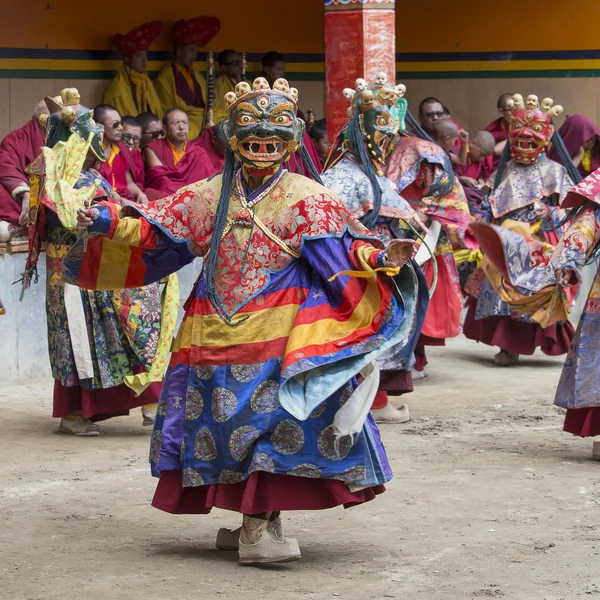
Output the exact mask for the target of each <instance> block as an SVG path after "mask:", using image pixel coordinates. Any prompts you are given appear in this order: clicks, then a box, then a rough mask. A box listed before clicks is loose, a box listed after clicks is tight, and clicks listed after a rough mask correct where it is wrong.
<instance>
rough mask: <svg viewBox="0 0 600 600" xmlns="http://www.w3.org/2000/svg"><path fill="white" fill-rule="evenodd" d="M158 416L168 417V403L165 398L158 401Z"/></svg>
mask: <svg viewBox="0 0 600 600" xmlns="http://www.w3.org/2000/svg"><path fill="white" fill-rule="evenodd" d="M156 414H157V415H158V416H159V417H166V416H167V401H166V400H164V399H163V398H161V399H160V400H159V401H158V406H157V407H156Z"/></svg>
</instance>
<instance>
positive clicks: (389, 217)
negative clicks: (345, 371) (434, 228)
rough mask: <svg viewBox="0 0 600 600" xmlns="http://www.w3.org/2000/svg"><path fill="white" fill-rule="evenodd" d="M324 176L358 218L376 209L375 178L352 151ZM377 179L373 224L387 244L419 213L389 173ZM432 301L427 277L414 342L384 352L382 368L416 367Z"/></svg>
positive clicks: (407, 233) (401, 234)
mask: <svg viewBox="0 0 600 600" xmlns="http://www.w3.org/2000/svg"><path fill="white" fill-rule="evenodd" d="M321 178H322V180H323V183H324V184H325V185H326V186H327V187H328V188H329V189H331V190H333V191H334V192H335V193H336V194H337V195H338V196H339V197H340V198H341V199H342V200H343V201H344V203H345V204H346V207H347V208H348V210H349V211H350V213H351V214H352V216H354V217H355V218H357V219H358V218H360V217H363V216H364V215H366V214H367V213H368V212H369V211H371V210H373V206H374V193H373V186H372V184H371V181H370V180H369V178H368V177H367V175H366V174H365V172H364V170H363V168H362V166H361V165H360V164H359V163H358V162H357V161H356V160H355V159H354V158H353V157H351V156H350V155H348V154H346V155H345V156H344V157H343V158H342V159H341V160H340V161H339V162H337V163H336V164H335V165H334V166H333V167H331V168H330V169H328V170H327V171H326V172H325V173H323V175H322V176H321ZM377 181H378V183H379V185H380V188H381V192H382V200H381V210H380V211H379V218H378V219H377V223H376V224H375V226H374V227H373V233H374V234H375V235H376V236H377V237H378V238H379V239H380V240H381V241H382V242H383V243H384V245H385V246H386V247H387V245H388V244H389V243H390V242H391V241H392V240H393V239H397V238H406V237H410V234H411V231H410V230H409V228H408V225H407V222H410V223H411V224H413V226H415V225H416V224H417V223H416V219H415V217H416V213H415V211H414V210H413V209H412V208H411V206H410V205H409V204H408V202H407V201H406V200H404V198H402V196H400V195H399V194H398V192H396V188H395V185H394V184H393V183H392V182H391V181H390V180H389V179H388V178H387V177H383V176H377ZM414 266H415V270H416V272H417V273H418V275H419V276H420V277H421V278H422V274H421V270H420V269H419V267H418V266H416V263H414ZM428 301H429V296H428V293H427V286H426V283H425V281H424V279H423V289H422V291H421V293H420V296H419V314H420V318H419V319H418V320H417V322H416V323H415V331H414V332H413V336H412V339H413V341H414V343H413V344H402V346H401V348H399V349H398V351H396V349H395V348H390V349H389V350H388V351H387V352H385V353H384V354H382V355H381V357H380V359H379V361H378V363H377V364H378V366H379V368H380V369H381V370H385V371H397V370H408V371H410V370H411V369H412V367H413V364H414V355H413V352H414V344H416V341H417V339H418V338H419V335H420V334H421V327H422V326H423V319H424V318H425V313H426V311H427V304H428Z"/></svg>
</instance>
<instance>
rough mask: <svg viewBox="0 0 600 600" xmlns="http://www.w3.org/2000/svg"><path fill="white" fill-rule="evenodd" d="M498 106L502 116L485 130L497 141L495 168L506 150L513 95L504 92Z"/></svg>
mask: <svg viewBox="0 0 600 600" xmlns="http://www.w3.org/2000/svg"><path fill="white" fill-rule="evenodd" d="M497 106H498V112H499V113H500V116H499V117H498V118H497V119H495V120H494V121H492V122H491V123H490V124H489V125H488V126H487V127H486V128H485V131H489V132H490V133H491V134H492V135H493V136H494V140H495V142H496V146H495V148H494V155H495V156H496V158H495V159H494V165H493V167H494V170H496V168H497V167H498V164H499V163H500V156H501V155H502V152H504V147H505V146H506V140H507V139H508V128H509V126H510V120H511V115H512V108H513V95H512V94H502V95H501V96H500V97H499V98H498V103H497Z"/></svg>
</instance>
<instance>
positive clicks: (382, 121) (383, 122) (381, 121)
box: [377, 116, 390, 127]
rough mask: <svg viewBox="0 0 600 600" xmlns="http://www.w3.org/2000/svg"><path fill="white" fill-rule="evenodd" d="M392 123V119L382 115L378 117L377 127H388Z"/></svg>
mask: <svg viewBox="0 0 600 600" xmlns="http://www.w3.org/2000/svg"><path fill="white" fill-rule="evenodd" d="M389 124H390V120H389V119H388V118H387V117H384V116H380V117H377V127H388V126H389Z"/></svg>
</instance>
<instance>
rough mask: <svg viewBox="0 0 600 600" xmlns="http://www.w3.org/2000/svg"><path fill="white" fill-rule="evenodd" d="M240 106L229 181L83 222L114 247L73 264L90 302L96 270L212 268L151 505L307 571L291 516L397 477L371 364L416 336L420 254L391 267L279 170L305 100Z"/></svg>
mask: <svg viewBox="0 0 600 600" xmlns="http://www.w3.org/2000/svg"><path fill="white" fill-rule="evenodd" d="M226 101H227V104H228V107H229V119H228V121H227V122H226V126H225V131H226V133H227V138H228V150H227V155H226V158H225V166H224V171H223V173H222V174H220V175H217V176H215V177H213V178H212V179H208V180H204V181H201V182H199V183H197V184H193V185H191V186H189V187H187V188H183V189H182V190H180V191H179V192H177V193H176V194H175V195H174V196H172V197H170V198H166V199H164V200H158V201H156V202H154V203H151V204H150V205H149V206H147V207H141V206H136V207H127V208H126V209H124V210H123V211H119V208H118V207H116V206H115V205H113V204H108V203H107V204H101V205H100V206H98V207H94V208H92V209H85V210H82V211H80V217H79V223H80V228H81V229H82V230H89V231H90V232H91V233H92V232H94V233H98V234H101V235H97V236H92V237H90V239H89V241H88V244H87V249H86V251H85V252H83V250H84V248H83V242H80V243H79V245H78V246H76V247H75V248H74V249H73V250H72V251H71V255H70V259H71V260H69V261H68V264H69V267H70V273H71V275H72V281H77V283H78V284H79V285H81V286H84V287H91V288H93V287H94V286H95V285H97V280H96V279H95V273H94V266H95V265H98V264H100V262H99V258H100V255H102V264H104V260H105V259H106V260H107V261H109V262H110V263H111V264H113V265H114V271H113V280H112V284H113V285H115V286H118V285H119V278H120V277H119V276H121V277H127V279H128V280H130V281H134V280H135V281H136V283H139V284H141V283H142V282H143V283H148V282H150V281H156V280H158V279H159V278H161V277H163V276H164V275H165V274H167V273H170V272H172V271H174V270H177V269H178V268H180V267H182V266H183V265H185V264H187V263H189V262H191V261H192V260H194V258H195V257H196V256H203V257H205V258H206V267H205V269H204V271H203V273H202V275H201V277H200V279H199V281H198V283H197V284H196V285H195V287H194V290H193V291H192V294H191V295H190V298H189V300H188V301H187V303H186V304H185V310H186V314H185V318H184V320H183V323H182V325H181V328H180V331H179V335H178V337H177V339H176V341H175V344H174V347H173V354H172V357H171V361H170V367H169V370H168V373H167V376H166V379H165V384H164V387H163V393H162V396H161V401H160V403H159V408H158V417H157V425H156V428H155V431H154V434H153V439H152V447H151V458H152V465H153V470H154V473H155V474H156V475H159V476H160V481H159V484H158V488H157V490H156V494H155V497H154V501H153V504H154V506H155V507H157V508H160V509H162V510H165V511H168V512H172V513H199V514H204V513H208V512H209V511H210V510H211V509H212V508H214V507H217V508H224V509H229V510H234V511H237V512H240V513H243V514H244V516H243V524H242V528H241V530H236V531H234V532H229V531H227V530H222V531H220V532H219V537H218V546H219V547H222V548H236V549H237V548H238V547H239V560H240V562H241V563H264V562H284V561H290V560H296V559H298V558H300V556H301V555H300V550H299V547H298V543H297V541H296V540H294V539H291V538H285V537H284V535H283V531H282V526H281V520H280V517H279V511H282V510H309V509H320V508H330V507H333V506H337V505H340V504H343V505H344V506H352V505H354V504H360V503H362V502H366V501H368V500H371V499H372V498H374V497H375V495H376V494H378V493H380V492H382V491H383V487H382V484H384V483H385V482H386V481H388V480H389V479H390V477H391V472H390V468H389V464H388V462H387V458H386V456H385V452H384V450H383V447H382V445H381V442H380V440H379V434H378V431H377V428H376V426H375V424H374V421H373V419H372V417H371V416H370V414H369V409H370V407H371V404H372V402H373V397H374V395H375V393H376V391H377V386H378V382H379V381H378V372H377V370H376V369H374V368H373V367H372V364H371V363H372V362H373V361H374V360H375V359H377V357H378V356H379V355H380V354H381V353H382V352H384V351H386V350H387V349H388V348H391V347H392V346H394V345H397V344H399V343H401V342H402V341H403V340H407V339H408V338H409V337H410V336H411V334H412V331H413V324H414V321H415V312H416V309H417V308H416V300H417V287H418V280H417V276H416V274H415V270H414V268H413V267H412V265H411V263H410V258H411V257H412V255H413V243H412V241H403V240H395V241H393V242H392V243H390V245H389V246H388V248H387V251H384V250H383V245H382V244H381V243H380V242H379V241H378V240H377V239H376V238H374V237H370V236H369V235H368V232H367V231H366V229H365V228H364V227H363V226H362V225H360V223H358V222H357V221H356V220H355V219H354V218H353V217H351V215H350V214H349V213H348V211H347V210H346V209H345V207H344V206H343V204H342V203H341V201H340V200H338V199H337V197H336V196H335V195H334V194H333V193H332V192H330V191H329V190H328V189H327V188H325V187H323V186H322V185H321V184H319V183H315V182H313V181H311V180H310V179H308V178H306V177H303V176H300V175H295V174H292V173H289V172H287V171H286V170H285V168H284V167H283V163H284V162H285V161H286V160H287V159H288V158H289V157H290V155H291V154H292V153H293V152H294V151H297V150H299V151H300V153H301V156H302V157H303V159H304V161H305V162H307V153H306V150H305V149H304V147H303V146H301V140H302V138H303V134H304V123H303V122H302V121H301V120H299V119H298V118H297V116H296V113H297V108H298V92H297V90H295V89H294V88H290V87H289V85H288V83H287V81H285V80H284V79H279V80H277V81H275V82H274V85H273V89H270V87H269V84H268V83H267V81H266V80H265V79H263V78H259V79H257V80H255V81H254V84H253V86H250V85H249V84H248V83H246V82H241V83H239V84H238V85H237V86H236V89H235V92H229V93H228V94H227V95H226ZM236 159H237V160H238V161H239V162H240V163H241V168H239V169H236ZM308 163H309V167H310V168H311V170H312V172H313V173H314V174H315V175H316V171H315V169H314V165H312V163H310V162H309V161H308ZM119 252H120V253H122V254H121V256H123V257H127V260H125V261H123V260H121V259H119V258H118V253H119ZM107 253H110V254H111V255H112V261H111V259H110V258H109V256H108V255H107ZM392 277H393V280H392ZM106 283H108V282H106ZM396 286H397V289H398V290H399V292H400V293H399V294H397V293H396V292H395V290H396ZM359 373H362V375H363V377H364V380H363V381H362V383H361V384H360V385H358V386H357V382H356V379H355V377H356V376H357V375H358V374H359Z"/></svg>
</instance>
